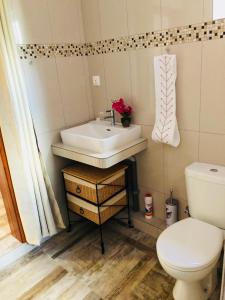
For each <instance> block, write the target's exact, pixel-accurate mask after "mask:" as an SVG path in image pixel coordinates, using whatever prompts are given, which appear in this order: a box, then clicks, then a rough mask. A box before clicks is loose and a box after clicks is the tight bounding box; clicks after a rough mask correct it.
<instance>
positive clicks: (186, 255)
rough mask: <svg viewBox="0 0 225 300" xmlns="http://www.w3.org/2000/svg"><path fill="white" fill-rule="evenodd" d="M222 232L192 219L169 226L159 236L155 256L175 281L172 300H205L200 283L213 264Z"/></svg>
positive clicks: (221, 239)
mask: <svg viewBox="0 0 225 300" xmlns="http://www.w3.org/2000/svg"><path fill="white" fill-rule="evenodd" d="M223 238H224V237H223V231H222V230H221V229H219V228H217V227H216V226H213V225H210V224H208V223H205V222H202V221H200V220H197V219H194V218H191V217H190V218H187V219H184V220H182V221H179V222H177V223H175V224H174V225H171V226H170V227H168V228H167V229H166V230H164V231H163V232H162V233H161V235H160V236H159V238H158V240H157V244H156V249H157V255H158V258H159V261H160V263H161V265H162V267H163V268H164V270H165V271H166V272H167V273H168V274H169V275H171V276H172V277H174V278H175V279H176V280H177V281H176V284H175V286H174V289H173V296H174V299H175V300H190V299H191V300H205V299H207V298H208V296H209V291H204V287H202V280H203V279H204V278H205V277H207V276H208V275H209V274H210V273H211V272H212V271H213V269H215V266H216V265H217V262H218V259H219V256H220V253H221V249H222V245H223Z"/></svg>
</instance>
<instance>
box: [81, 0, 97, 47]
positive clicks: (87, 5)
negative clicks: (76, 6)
mask: <svg viewBox="0 0 225 300" xmlns="http://www.w3.org/2000/svg"><path fill="white" fill-rule="evenodd" d="M81 1H82V14H83V24H84V34H85V39H86V41H88V42H93V41H98V40H101V39H102V36H101V29H100V11H99V1H98V0H81Z"/></svg>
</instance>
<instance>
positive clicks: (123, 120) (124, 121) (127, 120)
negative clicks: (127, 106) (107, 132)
mask: <svg viewBox="0 0 225 300" xmlns="http://www.w3.org/2000/svg"><path fill="white" fill-rule="evenodd" d="M121 123H122V126H123V127H129V126H130V123H131V117H130V116H124V117H122V118H121Z"/></svg>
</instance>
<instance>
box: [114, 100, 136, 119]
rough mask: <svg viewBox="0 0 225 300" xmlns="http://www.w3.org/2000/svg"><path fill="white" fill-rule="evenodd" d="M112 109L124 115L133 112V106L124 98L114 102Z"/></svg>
mask: <svg viewBox="0 0 225 300" xmlns="http://www.w3.org/2000/svg"><path fill="white" fill-rule="evenodd" d="M112 109H114V110H115V111H117V112H118V113H120V114H121V115H122V116H130V115H131V114H132V112H133V109H132V107H131V106H129V105H126V104H125V102H124V99H123V98H120V99H118V100H116V101H114V102H113V104H112Z"/></svg>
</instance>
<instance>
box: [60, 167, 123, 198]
mask: <svg viewBox="0 0 225 300" xmlns="http://www.w3.org/2000/svg"><path fill="white" fill-rule="evenodd" d="M64 180H65V188H66V191H67V192H69V193H72V194H74V195H77V196H79V197H82V198H84V199H87V200H89V201H91V202H93V203H97V192H96V185H95V184H93V183H90V182H87V181H85V180H83V179H80V178H77V177H74V176H71V175H69V174H66V173H64ZM102 183H104V184H113V185H118V186H110V185H103V184H98V185H97V189H98V199H99V203H102V202H103V201H105V200H106V199H108V198H110V197H112V196H113V195H115V194H116V193H117V192H118V191H120V190H121V189H122V188H123V187H125V171H124V170H123V171H121V172H118V174H115V175H114V176H112V177H110V178H109V179H107V180H105V181H104V182H102Z"/></svg>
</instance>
